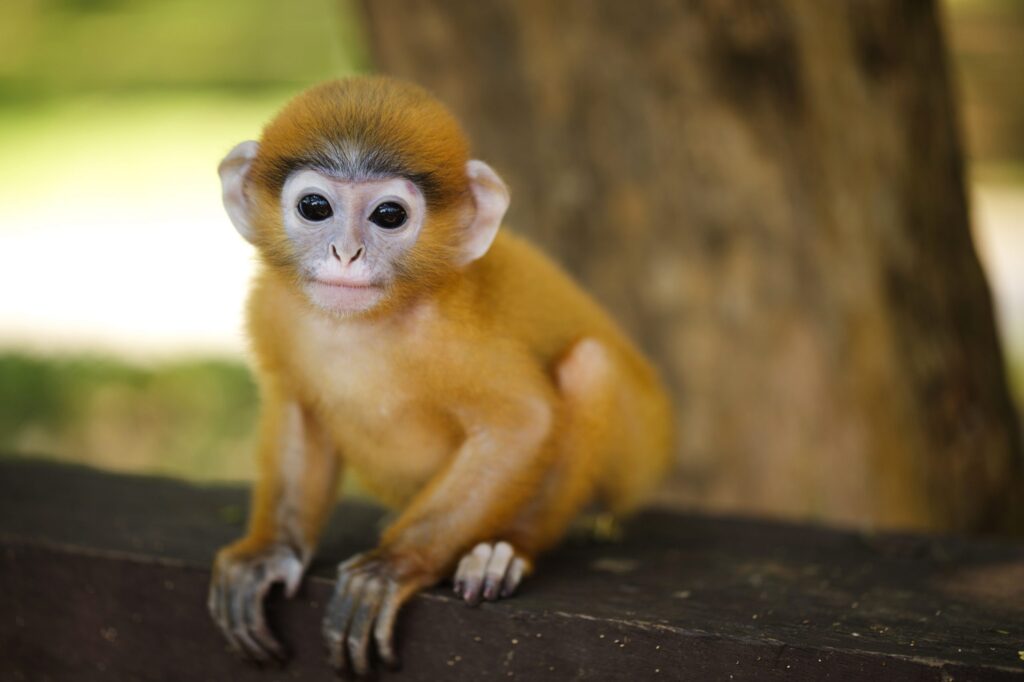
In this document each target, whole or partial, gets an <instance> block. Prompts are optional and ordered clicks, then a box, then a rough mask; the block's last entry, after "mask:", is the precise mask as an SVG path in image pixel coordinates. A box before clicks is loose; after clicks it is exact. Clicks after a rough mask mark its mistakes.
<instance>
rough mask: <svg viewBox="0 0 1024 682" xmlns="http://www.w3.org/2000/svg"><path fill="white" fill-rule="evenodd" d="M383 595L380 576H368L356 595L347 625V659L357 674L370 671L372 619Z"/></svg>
mask: <svg viewBox="0 0 1024 682" xmlns="http://www.w3.org/2000/svg"><path fill="white" fill-rule="evenodd" d="M383 597H384V584H383V581H382V580H381V579H380V578H370V579H369V580H367V581H366V583H365V585H364V586H363V590H362V594H361V595H359V597H358V605H357V606H356V608H355V611H354V612H353V614H352V621H351V623H349V626H348V636H347V637H346V641H347V643H348V660H349V662H350V663H351V664H352V669H353V670H355V672H356V674H357V675H366V674H367V673H369V672H370V637H371V635H372V634H373V621H374V620H375V619H376V618H377V612H378V610H380V602H381V599H383Z"/></svg>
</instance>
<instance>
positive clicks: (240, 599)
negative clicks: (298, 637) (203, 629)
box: [207, 546, 303, 663]
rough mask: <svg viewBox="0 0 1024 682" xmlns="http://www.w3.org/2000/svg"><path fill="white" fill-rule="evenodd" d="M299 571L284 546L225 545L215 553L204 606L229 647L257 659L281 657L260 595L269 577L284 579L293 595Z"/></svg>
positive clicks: (275, 580)
mask: <svg viewBox="0 0 1024 682" xmlns="http://www.w3.org/2000/svg"><path fill="white" fill-rule="evenodd" d="M302 571H303V565H302V561H301V560H300V559H299V557H298V556H297V555H296V553H295V552H294V550H292V549H291V548H289V547H282V546H275V547H271V548H269V549H267V550H265V551H262V552H258V553H255V554H250V553H248V552H244V553H243V552H236V551H234V550H233V549H232V548H231V547H227V548H225V549H223V550H221V551H220V552H219V553H218V554H217V559H216V561H215V562H214V565H213V581H212V582H211V583H210V594H209V598H208V600H207V607H208V608H209V609H210V615H212V616H213V620H214V621H215V622H216V623H217V625H218V626H219V627H220V629H221V632H223V633H224V636H225V637H226V638H227V640H228V642H229V643H230V644H231V647H232V648H233V649H235V651H237V652H238V653H239V654H241V655H242V656H244V657H246V658H250V659H252V660H255V661H257V662H259V663H267V662H270V661H278V662H281V661H284V660H285V659H286V658H287V654H286V653H285V650H284V647H282V646H281V644H280V643H279V642H278V641H277V640H276V639H275V638H274V635H273V634H272V633H271V632H270V628H269V627H268V626H267V620H266V617H265V615H264V613H263V599H264V597H266V596H267V592H269V591H270V588H271V586H272V585H273V584H274V583H284V585H285V592H286V594H287V595H288V596H289V597H292V596H295V592H296V591H297V590H298V589H299V583H300V582H301V581H302Z"/></svg>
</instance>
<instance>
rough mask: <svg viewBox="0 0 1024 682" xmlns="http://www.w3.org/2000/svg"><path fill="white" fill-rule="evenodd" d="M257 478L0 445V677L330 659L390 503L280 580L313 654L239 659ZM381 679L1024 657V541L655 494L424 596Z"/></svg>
mask: <svg viewBox="0 0 1024 682" xmlns="http://www.w3.org/2000/svg"><path fill="white" fill-rule="evenodd" d="M245 505H246V492H245V491H244V490H243V489H241V488H237V487H225V486H206V487H195V486H191V485H187V484H184V483H181V482H177V481H171V480H166V479H158V478H140V477H131V476H119V475H114V474H106V473H100V472H97V471H93V470H89V469H85V468H79V467H70V466H61V465H54V464H44V463H39V462H32V461H24V460H14V459H8V460H2V461H0V661H2V663H0V680H21V679H24V680H43V679H54V680H60V679H74V680H91V679H96V680H99V679H103V680H111V679H140V680H191V679H210V680H228V679H230V680H239V681H244V680H269V679H282V680H285V679H324V678H329V669H328V667H327V665H326V663H325V661H324V655H323V650H322V646H321V642H320V633H319V625H320V618H321V612H322V606H323V604H324V601H325V600H326V599H327V597H328V595H329V593H330V589H331V583H330V577H331V575H332V573H333V568H332V567H333V565H334V564H335V563H336V562H337V561H339V560H341V559H343V558H345V557H347V556H348V555H350V554H352V553H353V552H356V551H359V550H362V549H365V548H367V547H369V546H371V545H372V544H373V541H374V537H375V535H376V532H377V528H378V526H379V522H380V519H381V513H380V512H379V511H378V510H376V509H375V508H373V507H369V506H366V505H361V504H355V503H345V504H342V505H340V506H339V507H338V508H337V510H336V511H335V518H334V520H333V523H332V524H331V530H330V532H329V534H328V536H327V537H326V538H325V542H324V545H323V548H322V552H321V554H320V558H319V560H318V561H317V563H316V564H315V566H314V568H313V571H312V574H313V577H312V578H311V579H309V580H307V582H306V585H305V587H304V588H303V591H302V593H301V595H300V597H299V598H297V599H295V600H294V601H285V600H283V599H281V598H279V597H277V598H274V599H272V601H271V615H272V618H273V620H274V622H275V625H276V627H277V628H278V631H279V632H280V633H281V635H282V636H283V637H284V638H285V639H286V640H287V641H288V643H289V645H290V646H291V648H292V650H293V652H294V653H295V657H294V658H293V660H292V661H291V663H290V664H289V665H288V666H287V667H286V668H283V669H273V670H259V669H257V668H254V667H251V666H248V665H245V664H243V663H241V662H239V661H236V660H235V659H234V658H233V657H232V656H231V655H230V654H229V653H228V652H227V651H226V649H225V647H224V646H223V645H222V643H221V640H220V636H219V634H218V633H217V632H216V630H215V628H214V626H213V625H212V624H211V623H210V622H209V620H208V618H207V616H206V610H205V593H206V585H207V581H208V579H209V573H208V566H209V563H210V560H211V558H212V556H213V552H214V551H215V550H216V548H217V547H219V546H220V545H222V544H224V543H226V542H228V541H230V540H231V539H233V538H235V537H237V536H238V535H239V534H240V532H241V529H242V525H243V522H244V515H245ZM399 637H400V642H401V646H400V649H401V653H402V656H403V659H404V667H403V669H402V671H401V672H399V673H388V674H384V675H381V679H410V680H441V679H471V680H481V679H510V678H513V679H514V678H518V679H528V680H564V679H602V680H615V679H621V680H639V679H654V680H656V679H666V680H671V679H693V680H719V679H722V680H727V679H737V680H740V679H757V680H774V679H779V680H796V679H801V680H804V679H833V680H836V679H892V680H949V679H955V680H961V679H975V680H981V679H984V680H995V679H1021V678H1024V661H1022V660H1021V657H1022V656H1024V654H1022V653H1021V651H1024V545H1021V544H1019V543H1018V544H1012V543H1006V542H994V541H993V542H989V541H968V540H964V539H958V538H936V537H925V536H916V535H915V536H901V535H888V534H887V535H865V534H861V533H855V532H843V531H835V530H826V529H821V528H816V527H810V526H796V525H789V524H781V523H770V522H764V521H752V520H742V519H723V518H709V517H703V516H699V515H680V514H668V513H663V512H657V511H654V512H649V513H646V514H643V515H641V516H640V517H638V518H637V519H636V520H635V521H634V522H633V523H631V524H630V525H629V526H628V528H627V531H626V537H625V539H624V540H622V541H621V542H619V543H616V544H594V543H592V542H584V541H582V540H574V541H570V542H569V543H568V544H567V545H566V546H564V547H563V548H561V549H560V550H558V551H557V552H555V553H554V554H552V555H551V556H550V557H548V558H547V559H546V560H545V561H544V562H543V563H542V565H541V566H540V569H539V572H538V574H537V575H536V576H535V577H533V578H531V579H530V580H529V581H528V582H527V583H526V585H525V587H524V589H523V591H522V593H521V594H520V595H519V596H517V597H515V598H513V599H511V600H508V601H504V602H500V603H497V604H487V605H484V606H482V607H479V608H469V607H467V606H465V605H463V604H462V603H460V602H458V601H457V600H456V599H455V598H454V597H452V596H451V595H450V594H449V592H448V590H447V589H446V588H445V587H441V588H438V589H436V590H434V591H431V592H428V593H426V594H424V595H422V596H420V597H418V598H416V599H415V600H414V601H413V602H412V603H411V604H410V605H409V607H408V608H407V609H406V611H404V612H403V615H402V620H401V624H400V632H399Z"/></svg>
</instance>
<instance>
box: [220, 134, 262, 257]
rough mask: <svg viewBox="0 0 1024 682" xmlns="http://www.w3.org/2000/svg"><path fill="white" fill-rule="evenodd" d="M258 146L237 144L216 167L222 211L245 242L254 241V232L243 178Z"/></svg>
mask: <svg viewBox="0 0 1024 682" xmlns="http://www.w3.org/2000/svg"><path fill="white" fill-rule="evenodd" d="M259 150H260V145H259V143H258V142H256V141H255V140H246V141H245V142H239V143H238V144H236V145H235V146H234V148H233V149H232V150H231V151H230V152H228V155H227V156H225V157H224V160H223V161H221V162H220V165H219V166H217V173H218V174H219V175H220V187H221V195H222V197H223V199H224V210H226V211H227V213H228V218H230V219H231V223H232V224H233V225H234V226H235V229H236V230H238V234H240V235H242V236H243V237H245V239H246V241H249V242H252V241H253V239H255V236H256V235H255V230H254V229H253V225H252V223H251V222H250V220H249V200H248V199H247V198H246V196H245V178H246V176H247V175H248V174H249V167H250V166H252V161H253V159H255V158H256V153H257V152H258V151H259Z"/></svg>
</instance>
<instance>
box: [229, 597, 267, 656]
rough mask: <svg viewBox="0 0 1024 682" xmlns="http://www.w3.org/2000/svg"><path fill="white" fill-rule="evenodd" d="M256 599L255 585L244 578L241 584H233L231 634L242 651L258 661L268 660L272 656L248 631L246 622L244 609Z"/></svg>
mask: <svg viewBox="0 0 1024 682" xmlns="http://www.w3.org/2000/svg"><path fill="white" fill-rule="evenodd" d="M255 599H258V596H257V594H256V590H255V585H253V584H252V582H251V581H249V580H246V581H244V582H243V583H242V585H239V586H235V587H234V589H233V590H232V595H231V599H230V621H231V634H232V635H233V636H234V638H235V640H236V641H237V642H238V644H239V645H240V646H241V648H242V651H243V653H244V654H245V655H246V656H248V657H249V658H251V659H253V660H255V661H258V662H260V663H266V662H267V661H270V660H271V659H272V658H273V656H272V655H271V653H270V652H269V651H267V650H265V649H264V648H263V647H262V646H261V645H260V644H259V642H257V641H256V639H255V638H254V637H253V636H252V633H250V632H249V626H248V624H247V623H246V610H247V609H248V608H249V604H250V602H251V601H253V600H255Z"/></svg>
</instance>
